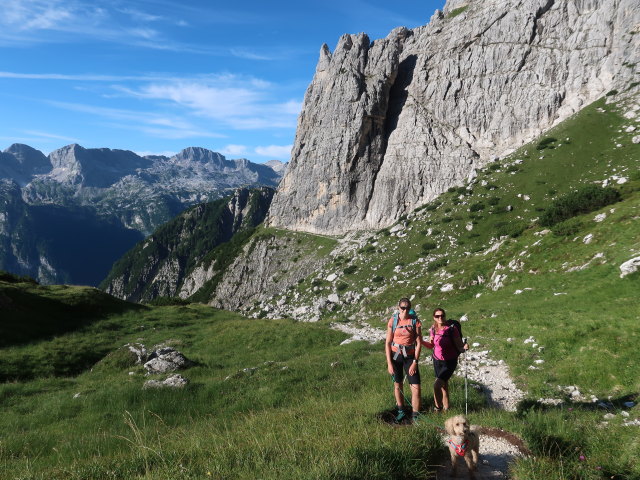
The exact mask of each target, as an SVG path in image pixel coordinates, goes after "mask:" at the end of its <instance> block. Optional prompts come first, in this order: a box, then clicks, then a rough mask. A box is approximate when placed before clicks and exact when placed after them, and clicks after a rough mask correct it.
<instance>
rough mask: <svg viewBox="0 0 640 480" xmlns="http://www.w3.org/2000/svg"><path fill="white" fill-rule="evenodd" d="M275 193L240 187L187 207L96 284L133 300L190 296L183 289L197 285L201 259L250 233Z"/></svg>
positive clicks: (262, 217)
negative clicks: (229, 192)
mask: <svg viewBox="0 0 640 480" xmlns="http://www.w3.org/2000/svg"><path fill="white" fill-rule="evenodd" d="M273 194H274V190H273V189H272V188H268V187H262V188H257V189H247V188H242V189H238V190H236V191H235V192H234V193H233V195H231V196H229V197H225V198H222V199H220V200H216V201H214V202H210V203H205V204H200V205H197V206H195V207H192V208H190V209H188V210H187V211H185V212H183V213H181V214H180V215H178V216H177V217H176V218H175V219H173V220H171V221H170V222H168V223H166V224H165V225H163V226H162V227H160V228H159V229H158V230H156V231H155V232H154V233H153V234H152V235H150V236H149V237H147V238H146V239H144V240H143V241H141V242H140V243H138V244H137V245H136V246H135V247H134V248H133V249H131V250H130V251H129V252H127V254H126V255H125V256H124V257H123V258H121V259H120V260H118V262H116V263H115V264H114V266H113V269H112V270H111V272H110V273H109V275H108V276H107V278H106V279H105V280H104V281H103V282H102V284H101V285H100V287H101V288H102V289H103V290H105V291H106V292H107V293H110V294H111V295H114V296H116V297H118V298H122V299H125V300H129V301H135V302H139V301H149V300H153V299H154V298H157V297H175V296H178V295H179V294H181V296H188V295H184V294H183V293H182V292H184V291H185V289H186V290H187V291H188V290H189V289H190V288H193V285H194V283H196V284H201V282H198V276H199V273H198V272H200V270H202V267H201V265H200V264H201V263H202V261H203V260H204V259H206V258H209V257H210V256H211V254H212V251H214V249H215V248H216V247H217V246H219V245H221V244H223V243H225V242H228V241H229V240H231V239H232V237H234V235H236V234H244V235H247V234H250V233H251V232H252V231H253V229H254V228H255V227H256V226H257V225H258V224H260V223H262V221H263V220H264V218H265V215H266V213H267V210H268V208H269V205H270V203H271V199H272V198H273ZM214 264H215V262H214ZM212 268H215V265H214V266H212Z"/></svg>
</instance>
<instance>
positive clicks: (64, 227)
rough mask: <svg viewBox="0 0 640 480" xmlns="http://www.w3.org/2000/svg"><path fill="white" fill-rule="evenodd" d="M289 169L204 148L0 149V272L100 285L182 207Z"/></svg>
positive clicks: (269, 180)
mask: <svg viewBox="0 0 640 480" xmlns="http://www.w3.org/2000/svg"><path fill="white" fill-rule="evenodd" d="M285 167H286V164H283V163H282V162H279V161H277V160H272V161H271V162H268V164H257V163H253V162H250V161H249V160H246V159H237V160H227V159H226V158H225V157H224V156H223V155H221V154H219V153H216V152H213V151H210V150H207V149H204V148H198V147H190V148H187V149H184V150H182V151H181V152H179V153H178V154H176V155H174V156H172V157H166V156H155V155H154V156H144V157H143V156H139V155H137V154H135V153H134V152H131V151H126V150H112V149H108V148H100V149H86V148H83V147H81V146H80V145H76V144H74V145H68V146H66V147H63V148H60V149H58V150H55V151H53V152H51V153H50V154H49V155H48V156H45V155H44V154H43V153H42V152H40V151H38V150H36V149H34V148H32V147H30V146H28V145H22V144H14V145H11V146H10V147H9V148H7V149H6V150H4V151H3V152H0V270H7V271H10V272H12V273H16V274H20V275H30V276H32V277H34V278H36V279H37V280H38V281H41V282H43V283H61V282H64V283H88V284H90V285H97V284H98V283H99V282H100V280H102V279H103V278H104V277H105V276H106V274H107V272H108V271H109V269H110V268H111V265H112V264H113V262H114V261H115V260H117V259H118V258H119V257H120V256H121V255H122V254H124V252H126V251H127V250H128V249H129V248H131V247H132V246H133V245H134V244H135V243H136V242H138V241H139V240H141V239H142V238H143V237H145V236H147V235H149V234H150V233H151V232H153V231H154V230H155V229H156V228H157V227H159V226H160V225H162V224H164V223H165V222H167V221H169V220H170V219H172V218H174V217H175V216H176V215H178V214H179V213H180V212H182V211H183V210H185V209H186V208H188V207H190V206H192V205H195V204H198V203H204V202H210V201H213V200H216V199H218V198H221V197H222V196H224V195H227V194H230V193H231V192H232V191H233V190H235V189H236V188H239V187H247V186H248V187H251V186H268V187H276V186H277V185H278V183H279V181H280V178H281V176H282V174H283V172H284V170H285Z"/></svg>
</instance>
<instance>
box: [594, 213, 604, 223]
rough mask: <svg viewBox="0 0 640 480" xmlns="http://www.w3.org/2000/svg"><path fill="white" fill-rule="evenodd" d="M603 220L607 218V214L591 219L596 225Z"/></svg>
mask: <svg viewBox="0 0 640 480" xmlns="http://www.w3.org/2000/svg"><path fill="white" fill-rule="evenodd" d="M605 218H607V214H606V213H599V214H598V215H596V216H595V217H593V221H594V222H597V223H600V222H603V221H604V219H605Z"/></svg>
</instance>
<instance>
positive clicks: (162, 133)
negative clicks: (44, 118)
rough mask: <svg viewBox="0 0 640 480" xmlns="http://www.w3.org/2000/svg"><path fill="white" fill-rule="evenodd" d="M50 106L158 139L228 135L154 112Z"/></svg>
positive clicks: (55, 103) (66, 104) (68, 104)
mask: <svg viewBox="0 0 640 480" xmlns="http://www.w3.org/2000/svg"><path fill="white" fill-rule="evenodd" d="M45 102H46V103H48V104H49V105H52V106H55V107H58V108H62V109H65V110H69V111H74V112H82V113H88V114H91V115H93V116H94V117H96V118H97V119H102V120H103V121H109V120H110V121H112V123H109V124H108V125H109V126H110V127H113V128H121V129H128V130H134V131H140V132H143V133H146V134H147V135H151V136H154V137H158V138H170V139H182V138H196V137H201V138H225V136H226V135H224V134H220V133H217V132H212V131H210V130H206V129H202V128H199V127H198V126H197V125H193V124H192V123H190V122H188V121H186V120H179V119H176V118H173V117H166V116H163V115H160V114H157V113H153V112H142V111H135V110H126V109H118V108H109V107H99V106H95V105H86V104H80V103H70V102H59V101H45Z"/></svg>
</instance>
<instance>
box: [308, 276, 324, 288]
mask: <svg viewBox="0 0 640 480" xmlns="http://www.w3.org/2000/svg"><path fill="white" fill-rule="evenodd" d="M320 285H322V280H320V279H319V278H314V279H313V280H312V281H311V286H312V287H319V286H320Z"/></svg>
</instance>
